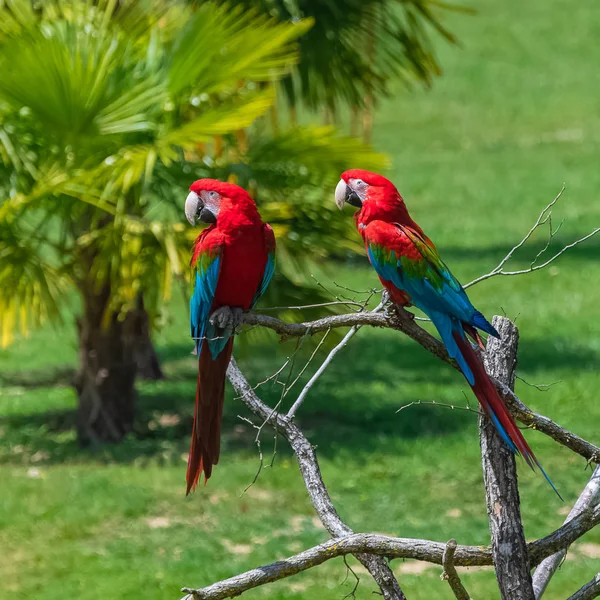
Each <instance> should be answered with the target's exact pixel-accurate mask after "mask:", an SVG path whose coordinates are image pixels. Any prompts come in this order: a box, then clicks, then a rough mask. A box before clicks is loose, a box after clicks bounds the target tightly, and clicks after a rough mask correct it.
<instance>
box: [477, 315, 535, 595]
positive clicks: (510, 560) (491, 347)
mask: <svg viewBox="0 0 600 600" xmlns="http://www.w3.org/2000/svg"><path fill="white" fill-rule="evenodd" d="M492 325H493V326H494V327H495V328H496V330H497V331H498V333H499V334H500V338H501V339H499V340H498V339H496V338H492V337H490V338H489V339H488V343H487V349H486V352H485V355H484V362H485V367H486V371H487V372H488V373H489V374H490V375H492V376H494V377H496V379H498V381H500V382H501V383H502V384H503V385H505V386H506V387H508V388H511V389H512V388H513V387H514V385H515V368H516V365H517V349H518V346H519V330H518V329H517V328H516V326H515V325H514V324H513V323H511V321H510V320H509V319H507V318H505V317H497V316H496V317H494V319H493V320H492ZM479 439H480V442H481V462H482V466H483V479H484V482H485V499H486V505H487V512H488V518H489V522H490V534H491V539H492V556H493V559H494V567H495V571H496V579H497V580H498V586H499V588H500V595H501V597H502V600H534V595H533V587H532V585H531V575H530V573H529V569H528V557H527V544H526V542H525V534H524V532H523V524H522V522H521V510H520V498H519V487H518V483H517V465H516V462H515V457H514V455H513V453H512V452H511V451H510V450H509V449H508V447H507V445H506V444H505V442H504V441H503V440H502V438H501V437H500V434H499V433H498V430H497V429H496V427H494V425H493V424H492V422H491V421H490V419H489V418H488V417H487V416H485V415H480V417H479Z"/></svg>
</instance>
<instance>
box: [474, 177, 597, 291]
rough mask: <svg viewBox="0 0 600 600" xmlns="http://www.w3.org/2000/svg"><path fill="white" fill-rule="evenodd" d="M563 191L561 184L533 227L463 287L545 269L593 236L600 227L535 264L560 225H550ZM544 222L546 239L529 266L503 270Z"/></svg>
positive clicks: (548, 245)
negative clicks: (497, 261)
mask: <svg viewBox="0 0 600 600" xmlns="http://www.w3.org/2000/svg"><path fill="white" fill-rule="evenodd" d="M564 191H565V188H564V186H563V188H562V189H561V190H560V192H558V194H557V196H556V197H555V198H554V200H552V202H550V204H548V205H547V206H546V207H545V208H544V210H542V212H541V213H540V215H539V216H538V218H537V220H536V222H535V223H534V224H533V227H532V228H531V229H530V230H529V231H528V232H527V234H526V235H525V237H524V238H523V239H522V240H521V241H520V242H519V243H518V244H517V245H516V246H513V247H512V248H511V249H510V251H509V252H508V253H507V254H506V256H505V257H504V258H503V259H502V260H501V261H500V262H499V263H498V264H497V265H496V266H495V267H494V268H493V269H492V270H491V271H490V272H489V273H486V274H485V275H481V276H480V277H477V278H476V279H474V280H473V281H470V282H469V283H467V284H466V285H464V286H463V287H464V288H465V289H467V288H469V287H471V286H473V285H475V284H477V283H480V282H482V281H485V280H486V279H490V278H491V277H496V276H497V275H504V276H507V275H508V276H511V275H525V274H527V273H533V271H539V270H540V269H545V268H546V267H547V266H548V265H549V264H550V263H552V262H554V261H555V260H556V259H557V258H558V257H559V256H561V255H562V254H564V253H565V252H566V251H567V250H569V249H570V248H574V247H575V246H577V245H579V244H582V243H583V242H585V241H587V240H589V239H590V238H591V237H593V236H595V235H596V234H597V233H598V232H600V227H597V228H596V229H594V230H593V231H591V232H590V233H588V234H587V235H584V236H583V237H581V238H579V239H577V240H575V241H574V242H571V243H570V244H567V245H566V246H563V247H562V248H561V249H560V250H559V251H558V252H556V253H555V254H554V255H553V256H552V257H551V258H549V259H548V260H546V261H545V262H543V263H542V264H540V265H538V264H536V263H537V261H538V259H539V258H540V257H541V256H542V255H543V254H544V253H545V252H546V250H548V248H549V247H550V242H552V239H553V238H554V236H555V235H556V234H557V233H558V231H559V229H560V228H561V226H562V222H561V223H560V225H559V226H558V227H557V228H556V229H555V228H554V227H553V226H552V207H553V206H554V205H555V204H556V203H557V202H558V200H559V199H560V197H561V196H562V194H563V192H564ZM546 223H548V225H549V233H548V240H547V242H546V244H545V245H544V247H543V248H542V249H541V250H540V251H539V252H538V253H537V255H536V256H535V258H534V259H533V260H532V261H531V263H530V265H529V267H528V268H527V269H520V270H517V271H504V265H506V263H507V262H508V261H509V260H510V259H511V258H512V257H513V255H514V253H515V252H516V251H517V250H518V249H519V248H521V247H522V246H523V245H524V244H525V243H526V242H527V240H529V239H530V238H531V236H532V235H533V234H534V232H535V231H536V230H537V229H538V228H539V227H541V226H542V225H545V224H546Z"/></svg>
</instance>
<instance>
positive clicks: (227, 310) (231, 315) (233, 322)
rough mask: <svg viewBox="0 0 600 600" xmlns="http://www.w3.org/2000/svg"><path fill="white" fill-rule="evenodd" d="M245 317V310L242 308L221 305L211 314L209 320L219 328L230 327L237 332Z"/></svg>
mask: <svg viewBox="0 0 600 600" xmlns="http://www.w3.org/2000/svg"><path fill="white" fill-rule="evenodd" d="M243 319H244V311H243V310H242V309H241V308H231V307H230V306H221V308H217V310H215V312H214V313H213V314H212V315H210V317H209V319H208V320H209V322H210V323H211V325H214V326H215V327H216V328H217V329H221V330H225V329H229V330H231V331H232V332H234V333H235V331H236V330H237V329H238V327H239V326H240V325H241V324H242V321H243Z"/></svg>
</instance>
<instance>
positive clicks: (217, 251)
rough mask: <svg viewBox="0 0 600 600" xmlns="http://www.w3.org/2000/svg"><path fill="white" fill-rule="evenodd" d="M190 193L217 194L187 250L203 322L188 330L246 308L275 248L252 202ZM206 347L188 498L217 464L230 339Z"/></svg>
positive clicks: (219, 185) (228, 193) (212, 183)
mask: <svg viewBox="0 0 600 600" xmlns="http://www.w3.org/2000/svg"><path fill="white" fill-rule="evenodd" d="M190 190H191V191H192V192H195V193H196V194H201V192H203V191H214V192H217V193H218V194H219V199H218V205H215V206H212V207H211V208H212V210H213V211H215V212H217V213H218V214H217V216H216V223H214V224H212V225H211V226H210V227H208V228H207V229H205V230H204V231H203V232H202V233H201V234H200V235H199V236H198V238H197V240H196V242H195V244H194V248H193V252H192V267H196V268H197V269H198V273H199V274H200V275H202V277H204V278H205V280H202V285H203V286H204V288H203V294H204V296H202V298H201V299H200V300H198V299H197V297H196V294H194V296H193V297H192V306H191V308H192V320H193V315H194V309H196V312H198V313H199V314H201V315H202V317H201V319H200V320H202V321H203V323H194V322H192V331H194V327H195V326H196V327H198V328H201V327H202V326H206V321H207V320H208V317H209V316H210V315H212V314H213V313H214V312H215V311H216V310H217V309H219V308H222V307H230V308H239V309H242V310H248V309H249V308H251V306H252V305H253V303H254V302H255V301H256V299H257V297H258V295H260V291H261V288H263V287H264V286H265V285H266V284H265V282H264V278H265V271H266V268H267V263H268V261H269V256H270V255H272V254H273V253H274V250H275V237H274V235H273V230H272V229H271V227H270V226H269V225H268V224H265V223H263V221H262V220H261V218H260V215H259V213H258V210H257V208H256V205H255V203H254V201H253V200H252V198H251V197H250V196H249V195H248V193H247V192H246V191H245V190H243V189H242V188H240V187H238V186H237V185H233V184H229V183H223V182H220V181H216V180H212V179H202V180H199V181H197V182H195V183H194V184H193V185H192V186H191V188H190ZM211 257H212V258H211ZM203 259H207V261H206V262H207V264H211V262H210V261H211V260H215V259H218V260H219V268H218V276H217V277H216V281H215V280H214V279H215V275H214V273H212V272H201V269H202V268H203V265H202V262H203ZM267 283H268V280H267ZM196 285H199V284H198V283H197V284H196ZM211 293H212V294H214V295H213V296H212V302H211V303H210V306H204V305H203V304H202V301H203V302H204V304H206V299H207V298H210V295H211ZM194 303H196V304H197V305H194ZM210 344H211V340H208V339H205V340H202V344H201V347H200V352H199V356H198V383H197V388H196V405H195V410H194V425H193V431H192V441H191V445H190V454H189V459H188V468H187V474H186V480H187V493H188V494H189V493H190V491H191V490H193V489H194V488H195V487H196V485H197V484H198V480H199V477H200V474H201V473H202V472H204V477H205V483H206V480H208V478H209V477H210V476H211V473H212V467H213V465H216V464H217V462H218V460H219V449H220V434H221V420H222V415H223V403H224V395H225V377H226V371H227V366H228V365H229V361H230V358H231V352H232V349H233V336H231V337H230V338H229V339H228V341H227V342H226V344H225V346H224V348H223V349H222V350H221V351H220V352H219V353H218V355H217V356H213V355H212V353H211V346H210Z"/></svg>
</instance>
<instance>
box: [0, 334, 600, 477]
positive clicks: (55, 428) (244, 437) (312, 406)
mask: <svg viewBox="0 0 600 600" xmlns="http://www.w3.org/2000/svg"><path fill="white" fill-rule="evenodd" d="M556 343H557V340H534V341H527V340H524V341H523V343H522V344H521V351H520V359H519V360H520V363H519V366H520V369H521V370H522V371H525V372H527V373H532V372H534V371H535V370H536V369H537V368H539V367H542V368H543V369H544V370H546V369H556V370H561V369H567V370H574V369H578V370H580V369H587V368H590V369H591V368H596V367H597V364H598V360H599V358H600V357H599V356H598V354H594V353H591V352H590V349H589V348H583V347H582V348H579V347H576V346H573V345H569V344H565V346H564V347H563V348H562V350H561V352H560V353H557V351H556ZM280 350H281V349H280ZM160 355H161V359H162V361H163V365H164V367H165V370H166V372H167V373H168V374H169V375H170V378H169V379H168V380H166V381H162V382H157V383H143V384H141V385H140V386H139V395H138V406H137V410H138V417H137V421H136V426H135V430H134V432H132V434H130V435H129V436H128V437H127V439H126V440H125V441H124V442H123V443H121V444H118V445H107V446H103V447H101V448H98V449H82V448H80V447H79V446H78V445H77V441H76V436H75V417H76V415H75V412H74V411H72V410H64V411H54V412H47V413H34V414H17V415H10V416H5V417H0V431H1V432H2V442H0V463H4V464H18V465H33V464H38V463H39V464H42V465H43V464H57V463H64V462H98V463H114V462H123V463H128V462H136V463H140V464H143V462H144V461H145V460H154V461H156V460H158V461H162V462H166V463H171V462H177V463H179V462H181V461H182V456H184V455H185V454H186V453H187V450H188V445H189V436H190V434H191V427H192V415H193V403H194V394H195V384H196V374H195V370H194V369H195V361H194V359H193V358H192V357H191V356H190V355H189V344H180V345H170V346H167V347H165V348H163V349H162V351H161V352H160ZM283 356H284V353H282V352H281V351H280V353H279V356H277V354H276V353H275V352H274V351H273V350H272V347H267V348H266V351H265V353H256V354H255V356H254V357H253V358H252V360H251V361H249V360H247V359H246V360H243V361H242V362H243V364H242V368H243V370H244V372H245V374H246V376H247V377H248V378H249V380H250V381H251V382H257V381H260V380H261V379H262V378H264V376H265V374H268V373H271V372H273V371H274V369H275V368H276V366H277V365H278V364H281V362H283V358H282V357H283ZM303 364H304V363H303V361H301V360H299V362H298V364H297V366H296V372H298V370H299V369H300V367H301V366H302V365H303ZM306 380H307V377H306V376H305V377H303V378H302V379H301V380H299V382H298V383H297V384H296V388H295V390H294V391H293V392H291V393H290V397H289V399H288V398H286V399H285V400H284V403H283V406H284V408H285V407H289V405H290V403H291V401H292V399H293V398H294V397H295V395H296V394H297V392H298V391H299V390H300V389H301V386H303V385H304V383H305V381H306ZM28 381H29V380H28ZM281 389H282V388H281V385H279V384H277V383H272V382H271V383H269V384H266V385H263V386H261V387H259V388H258V393H259V395H260V396H261V398H262V399H263V400H264V401H265V402H267V403H268V404H269V405H271V406H274V405H275V404H276V403H277V402H278V401H279V399H280V396H281ZM461 390H464V392H465V393H466V394H467V395H468V397H469V401H470V403H471V405H472V406H476V402H475V401H474V400H472V399H471V395H470V391H469V390H468V387H467V385H466V384H465V382H464V380H463V379H462V378H461V376H460V375H459V374H458V373H457V372H456V371H454V370H453V369H452V368H450V367H449V366H447V365H444V364H442V363H440V362H439V361H438V360H437V359H435V358H434V357H433V356H431V355H429V354H428V353H427V352H426V351H425V350H423V349H421V348H420V347H418V346H416V345H415V344H414V343H412V342H411V341H409V340H406V339H404V338H402V337H401V336H399V335H397V334H394V333H393V332H373V333H371V335H364V336H363V337H358V338H357V339H356V341H355V342H354V343H353V344H352V345H349V346H348V347H347V348H345V349H344V351H343V352H342V353H340V355H339V356H338V357H337V359H336V361H334V362H333V363H332V365H331V366H330V368H329V370H328V371H327V372H326V373H325V375H324V376H323V377H322V378H321V379H320V380H319V381H318V383H317V384H316V385H315V386H314V388H313V389H312V391H311V393H310V395H309V396H308V397H307V400H306V402H305V404H304V405H303V407H302V408H301V410H300V412H299V415H298V421H299V423H300V424H301V426H302V428H303V430H304V431H305V433H306V434H307V436H308V437H309V439H310V440H311V442H312V443H314V444H315V445H317V446H318V447H319V453H320V454H321V455H324V456H332V455H334V454H335V453H337V452H340V451H352V452H353V453H355V454H358V455H360V454H361V453H364V454H368V453H371V452H375V451H376V452H380V453H386V452H394V453H397V452H401V451H402V444H401V443H398V442H399V441H401V440H402V439H410V438H416V437H428V436H444V435H449V434H451V433H454V432H456V431H458V430H461V429H463V428H465V427H472V426H473V425H472V424H473V420H474V418H475V415H474V414H473V413H468V412H465V411H456V410H449V409H447V408H443V407H438V408H433V407H425V406H421V407H412V408H411V409H410V410H403V411H402V412H400V413H397V410H398V409H399V408H400V407H401V406H403V405H407V404H409V403H410V402H415V401H419V400H423V401H431V400H436V401H440V400H441V401H443V402H444V401H445V402H451V403H453V404H456V405H459V406H462V405H464V404H465V403H466V401H465V400H464V399H463V396H462V395H461ZM440 395H442V397H440ZM232 396H233V394H232V391H231V390H229V392H228V396H227V400H226V403H225V410H224V415H223V453H229V454H233V453H242V454H248V453H252V455H254V454H255V452H256V449H255V445H254V437H255V430H254V429H253V428H252V427H250V426H249V425H248V424H247V423H244V422H242V421H241V420H240V418H239V416H238V415H240V414H241V415H243V416H249V415H248V412H247V411H246V409H245V408H244V407H243V406H242V405H241V403H240V402H239V401H234V399H233V397H232ZM271 438H272V436H271V432H270V431H265V433H264V434H263V438H262V439H263V440H268V439H271ZM283 446H284V444H280V448H281V451H282V453H284V454H285V453H288V454H289V451H288V450H287V449H284V448H282V447H283Z"/></svg>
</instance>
